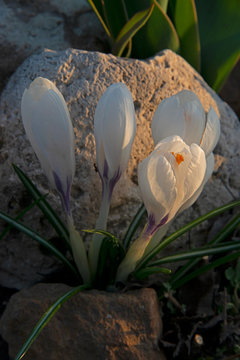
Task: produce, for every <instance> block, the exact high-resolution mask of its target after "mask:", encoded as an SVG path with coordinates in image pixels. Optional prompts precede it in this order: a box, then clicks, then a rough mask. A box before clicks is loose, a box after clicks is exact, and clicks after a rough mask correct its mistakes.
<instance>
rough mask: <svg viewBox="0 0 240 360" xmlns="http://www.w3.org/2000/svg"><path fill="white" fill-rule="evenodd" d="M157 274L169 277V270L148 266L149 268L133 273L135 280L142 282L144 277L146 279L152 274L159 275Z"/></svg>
mask: <svg viewBox="0 0 240 360" xmlns="http://www.w3.org/2000/svg"><path fill="white" fill-rule="evenodd" d="M159 273H163V274H167V275H170V274H171V270H170V269H167V268H163V267H157V266H155V267H154V266H149V267H146V268H144V269H141V270H139V271H136V272H134V273H133V275H134V276H135V277H136V278H137V279H140V280H143V279H145V278H146V277H148V276H150V275H152V274H159Z"/></svg>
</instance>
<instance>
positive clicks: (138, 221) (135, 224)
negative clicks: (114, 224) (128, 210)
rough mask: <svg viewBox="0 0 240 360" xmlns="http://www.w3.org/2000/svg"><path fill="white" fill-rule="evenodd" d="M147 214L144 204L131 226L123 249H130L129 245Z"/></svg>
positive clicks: (124, 240)
mask: <svg viewBox="0 0 240 360" xmlns="http://www.w3.org/2000/svg"><path fill="white" fill-rule="evenodd" d="M146 214H147V210H146V208H145V206H144V204H142V205H141V207H140V208H139V209H138V211H137V213H136V215H135V216H134V218H133V220H132V222H131V224H130V225H129V227H128V229H127V232H126V235H125V237H124V239H123V247H124V248H125V249H127V248H128V247H129V244H130V242H131V240H132V238H133V235H134V234H135V232H136V231H137V229H138V228H139V226H140V225H141V222H142V220H143V217H144V216H145V215H146Z"/></svg>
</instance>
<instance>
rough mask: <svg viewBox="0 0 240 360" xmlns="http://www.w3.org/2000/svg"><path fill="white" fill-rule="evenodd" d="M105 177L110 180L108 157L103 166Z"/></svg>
mask: <svg viewBox="0 0 240 360" xmlns="http://www.w3.org/2000/svg"><path fill="white" fill-rule="evenodd" d="M103 178H104V179H106V180H108V163H107V161H106V159H105V160H104V166H103Z"/></svg>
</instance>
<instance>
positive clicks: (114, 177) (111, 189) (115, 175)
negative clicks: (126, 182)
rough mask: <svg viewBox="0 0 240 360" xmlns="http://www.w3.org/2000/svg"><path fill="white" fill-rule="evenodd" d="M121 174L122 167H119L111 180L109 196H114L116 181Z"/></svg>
mask: <svg viewBox="0 0 240 360" xmlns="http://www.w3.org/2000/svg"><path fill="white" fill-rule="evenodd" d="M121 175H122V173H121V171H120V167H118V169H117V171H116V172H115V174H114V175H113V177H112V178H111V180H110V181H109V197H111V196H112V192H113V189H114V186H115V185H116V183H117V182H118V180H119V179H120V177H121Z"/></svg>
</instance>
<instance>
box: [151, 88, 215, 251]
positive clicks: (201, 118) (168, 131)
mask: <svg viewBox="0 0 240 360" xmlns="http://www.w3.org/2000/svg"><path fill="white" fill-rule="evenodd" d="M171 135H179V136H180V137H181V138H182V139H183V140H184V142H185V143H186V144H188V145H191V144H193V143H196V144H197V145H199V146H200V147H201V148H202V149H203V150H204V152H205V155H206V162H207V170H206V173H205V177H204V180H203V182H202V185H201V186H200V187H199V189H198V191H197V192H195V194H193V196H192V197H191V198H190V199H189V200H188V201H187V202H186V203H185V205H184V206H182V208H181V209H180V210H179V211H178V213H180V212H182V211H183V210H185V209H186V208H188V207H189V206H191V205H192V204H193V203H194V202H195V201H196V199H197V198H198V196H199V195H200V193H201V191H202V189H203V187H204V185H205V184H206V182H207V181H208V179H209V178H210V176H211V175H212V172H213V169H214V156H213V153H212V151H213V149H214V148H215V146H216V144H217V142H218V140H219V136H220V121H219V118H218V116H217V114H216V112H215V111H214V109H213V108H212V107H211V108H210V110H209V112H208V113H207V114H206V113H205V111H204V109H203V107H202V104H201V102H200V101H199V99H198V97H197V96H196V95H195V94H194V93H193V92H192V91H189V90H183V91H181V92H179V93H178V94H176V95H173V96H171V97H169V98H167V99H165V100H163V101H162V102H161V103H160V104H159V105H158V108H157V110H156V112H155V114H154V116H153V120H152V136H153V139H154V143H155V146H156V145H157V143H158V142H159V141H161V140H163V139H164V138H166V137H168V136H171ZM167 228H168V226H165V227H164V228H161V230H160V231H159V232H158V233H157V234H155V236H154V237H153V238H152V240H151V243H150V244H149V245H148V247H147V249H146V253H147V252H149V251H151V249H152V248H153V247H154V246H156V245H157V243H158V242H159V241H160V240H161V238H162V237H163V236H164V234H165V233H166V231H167Z"/></svg>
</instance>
